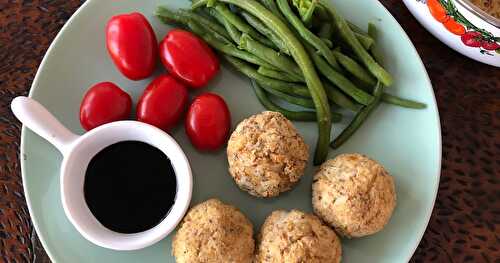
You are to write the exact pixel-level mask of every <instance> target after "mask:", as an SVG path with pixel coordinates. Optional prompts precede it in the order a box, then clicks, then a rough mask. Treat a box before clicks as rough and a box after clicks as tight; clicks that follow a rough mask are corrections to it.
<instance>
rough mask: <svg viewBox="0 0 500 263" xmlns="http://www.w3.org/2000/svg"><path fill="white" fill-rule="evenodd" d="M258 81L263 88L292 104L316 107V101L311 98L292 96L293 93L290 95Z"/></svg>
mask: <svg viewBox="0 0 500 263" xmlns="http://www.w3.org/2000/svg"><path fill="white" fill-rule="evenodd" d="M257 83H258V84H259V85H260V86H261V87H262V88H263V89H265V90H266V91H267V92H268V93H270V94H272V95H274V96H276V97H278V98H280V99H282V100H284V101H286V102H288V103H291V104H294V105H299V106H302V107H304V108H307V109H313V110H314V109H315V108H314V102H313V101H312V100H311V99H306V98H301V97H295V96H292V95H289V94H287V93H285V92H281V91H278V90H276V89H273V88H271V87H269V86H268V85H267V84H266V83H264V82H259V81H257Z"/></svg>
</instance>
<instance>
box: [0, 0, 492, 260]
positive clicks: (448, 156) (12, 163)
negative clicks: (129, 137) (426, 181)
mask: <svg viewBox="0 0 500 263" xmlns="http://www.w3.org/2000/svg"><path fill="white" fill-rule="evenodd" d="M345 1H347V0H345ZM359 1H361V0H359ZM372 1H374V0H372ZM83 2H84V1H83V0H0V255H1V257H0V262H49V261H50V260H49V259H48V257H47V255H46V254H45V252H44V250H43V248H42V247H41V245H40V242H39V240H38V238H37V236H36V233H35V231H34V230H33V226H32V224H31V220H30V216H29V213H28V210H27V207H26V201H25V198H24V194H23V188H22V181H21V174H20V167H19V158H18V157H19V156H18V150H19V149H18V148H19V134H20V127H21V126H20V124H19V122H18V121H17V120H16V119H15V118H14V116H13V115H12V113H11V111H10V109H9V104H10V101H11V100H12V99H13V98H14V97H15V96H19V95H26V94H27V93H28V90H29V88H30V85H31V82H32V81H33V78H34V76H35V73H36V71H37V68H38V66H39V64H40V62H41V60H42V57H43V55H44V54H45V52H46V50H47V48H48V47H49V45H50V43H51V42H52V40H53V39H54V37H55V36H56V34H57V32H58V31H59V30H60V29H61V27H62V26H63V25H64V23H65V22H66V21H67V20H68V19H69V17H70V16H71V14H73V12H74V11H75V10H76V9H77V8H78V7H79V6H80V5H81V4H82V3H83ZM382 3H383V4H384V5H385V6H386V7H387V8H388V9H389V10H390V11H391V13H392V14H393V15H394V17H396V19H397V20H398V21H399V22H400V23H401V25H402V26H403V28H404V29H405V30H406V32H407V33H408V35H409V36H410V38H411V39H412V41H413V43H414V44H415V46H416V47H417V50H418V52H419V54H420V56H421V57H422V59H423V61H424V63H425V66H426V68H427V71H428V73H429V75H430V77H431V80H432V83H433V85H434V91H435V93H436V97H437V101H438V105H439V111H440V114H441V125H442V132H443V166H442V173H441V183H440V187H439V194H438V198H437V201H436V206H435V208H434V212H433V214H432V218H431V221H430V224H429V227H428V228H427V231H426V233H425V236H424V238H423V240H422V242H421V243H420V246H419V248H418V249H417V251H416V252H415V255H414V256H413V259H412V262H495V263H499V262H500V184H499V180H500V178H499V176H500V69H499V68H494V67H492V66H487V65H483V64H480V63H478V62H475V61H473V60H470V59H468V58H466V57H464V56H462V55H460V54H458V53H456V52H454V51H452V50H451V49H449V48H448V47H446V46H445V45H443V44H442V43H441V42H439V41H438V40H437V39H435V38H434V37H433V36H432V35H430V34H429V33H428V32H427V31H425V30H424V29H423V28H422V27H421V26H420V25H419V24H418V22H417V21H416V20H415V19H414V18H413V17H412V16H411V14H410V13H409V12H408V10H407V9H406V8H405V6H404V5H403V3H402V2H401V1H400V0H382ZM394 48H397V47H394ZM408 227H411V226H408Z"/></svg>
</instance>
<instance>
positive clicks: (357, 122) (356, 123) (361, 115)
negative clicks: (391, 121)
mask: <svg viewBox="0 0 500 263" xmlns="http://www.w3.org/2000/svg"><path fill="white" fill-rule="evenodd" d="M383 92H384V86H383V85H382V84H381V83H380V82H378V83H377V87H375V91H374V96H375V100H374V101H373V102H372V103H371V104H370V105H368V106H365V107H363V108H362V109H361V110H360V111H359V112H358V114H356V116H355V117H354V119H353V120H352V121H351V123H350V124H349V125H348V126H347V127H346V128H345V129H344V130H343V131H342V133H340V135H339V136H338V137H337V138H335V140H333V142H332V143H331V144H330V147H332V148H333V149H337V148H339V147H340V146H341V145H342V144H344V143H345V142H346V141H347V140H348V139H349V138H351V136H352V135H353V134H354V133H355V132H356V131H357V130H358V129H359V127H361V125H362V124H363V123H364V121H365V120H366V119H367V118H368V116H369V115H370V114H371V113H372V111H373V110H374V109H375V108H376V107H377V106H378V105H379V104H380V99H381V97H382V94H383Z"/></svg>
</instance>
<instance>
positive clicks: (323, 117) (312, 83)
mask: <svg viewBox="0 0 500 263" xmlns="http://www.w3.org/2000/svg"><path fill="white" fill-rule="evenodd" d="M219 1H220V2H225V3H230V4H234V5H236V6H238V7H240V8H241V9H243V10H245V11H247V12H249V13H250V14H252V15H254V16H255V17H257V18H258V19H260V20H261V21H262V22H263V23H264V24H265V25H267V27H269V28H270V29H271V30H273V32H274V33H275V34H276V35H278V37H279V38H281V39H282V40H283V42H285V43H286V45H287V47H288V49H289V50H290V53H291V54H292V56H293V58H294V59H295V61H296V63H297V64H298V66H299V67H300V69H301V70H302V73H303V75H304V78H305V80H306V83H307V87H308V89H309V91H310V93H311V97H312V99H313V101H314V105H315V106H316V116H317V122H318V140H317V143H316V151H315V155H314V164H321V163H323V162H324V161H325V159H326V157H327V155H328V143H329V141H330V134H331V128H332V127H331V126H332V118H331V112H330V105H329V104H328V98H327V97H326V93H325V90H324V89H323V85H322V83H321V80H320V78H319V76H318V74H317V73H316V69H315V68H314V65H313V63H312V61H311V60H310V58H309V56H308V55H307V52H306V51H305V49H304V47H303V46H302V44H301V42H300V41H299V39H297V38H296V37H295V34H294V33H293V31H291V29H290V28H288V27H287V25H286V23H285V22H284V21H282V20H280V18H278V17H277V16H275V15H274V14H273V13H272V12H271V11H269V10H268V9H266V8H265V7H264V6H262V5H261V4H259V3H258V2H256V1H248V0H219ZM204 4H207V0H193V4H192V7H193V8H195V7H197V6H198V7H199V6H201V5H204Z"/></svg>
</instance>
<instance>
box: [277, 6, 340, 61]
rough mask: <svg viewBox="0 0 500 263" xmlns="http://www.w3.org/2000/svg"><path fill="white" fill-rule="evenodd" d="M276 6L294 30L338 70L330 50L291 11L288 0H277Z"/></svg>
mask: <svg viewBox="0 0 500 263" xmlns="http://www.w3.org/2000/svg"><path fill="white" fill-rule="evenodd" d="M277 3H278V7H279V9H280V10H281V12H282V13H283V15H284V16H285V17H286V18H287V19H288V22H290V24H291V25H292V26H293V28H295V30H296V31H297V32H298V33H299V35H300V36H301V37H302V39H304V40H305V41H306V42H308V43H309V44H311V45H312V46H313V47H314V48H316V49H317V50H319V52H320V53H321V55H322V56H323V57H324V58H325V59H326V60H327V61H328V63H329V64H330V65H331V66H332V67H334V68H335V69H338V70H340V66H339V64H338V63H337V60H336V59H335V56H334V55H333V53H332V51H331V50H330V49H329V48H328V46H327V45H326V44H325V43H324V42H323V41H322V40H321V39H320V38H319V37H317V36H316V35H315V34H313V33H312V32H311V31H309V29H307V28H306V27H305V26H304V24H303V23H302V21H301V20H300V19H299V18H298V17H297V16H296V15H295V14H294V13H293V11H292V9H291V8H290V5H289V4H288V0H277Z"/></svg>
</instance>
